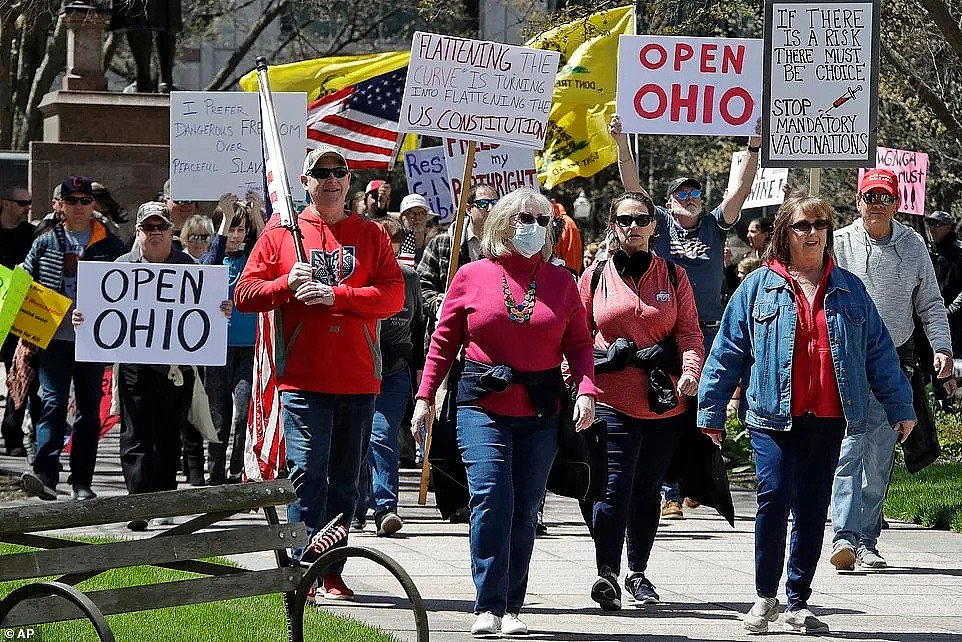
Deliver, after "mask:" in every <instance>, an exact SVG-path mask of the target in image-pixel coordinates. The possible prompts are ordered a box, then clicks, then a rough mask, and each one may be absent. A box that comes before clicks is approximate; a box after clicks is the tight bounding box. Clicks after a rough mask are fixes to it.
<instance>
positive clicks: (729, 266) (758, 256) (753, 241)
mask: <svg viewBox="0 0 962 642" xmlns="http://www.w3.org/2000/svg"><path fill="white" fill-rule="evenodd" d="M771 236H772V219H770V218H768V217H767V216H759V217H758V218H755V219H752V221H751V223H749V224H748V232H747V233H746V238H747V239H748V251H746V252H745V253H744V254H742V255H741V256H739V257H735V258H733V259H732V260H730V261H729V260H726V261H725V283H726V284H727V286H728V292H727V294H728V296H731V294H732V292H734V291H735V288H737V287H738V284H739V283H741V281H742V280H741V279H740V278H738V264H739V263H741V262H742V261H743V260H744V259H747V258H753V259H755V260H757V261H759V262H760V261H761V260H762V256H763V255H764V254H765V248H767V247H768V241H769V240H770V239H771ZM727 256H729V255H726V259H727Z"/></svg>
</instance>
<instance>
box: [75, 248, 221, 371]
mask: <svg viewBox="0 0 962 642" xmlns="http://www.w3.org/2000/svg"><path fill="white" fill-rule="evenodd" d="M78 270H79V271H78V273H77V309H78V310H80V311H81V312H82V313H83V315H84V322H83V323H82V324H81V325H80V326H79V327H78V328H77V344H76V359H77V361H94V362H103V363H144V364H151V363H154V364H157V363H159V364H174V365H192V366H222V365H224V364H225V363H227V319H226V318H225V317H224V315H223V314H222V313H221V311H220V304H221V302H223V301H225V300H226V299H227V298H228V297H227V266H224V265H172V264H165V263H100V262H96V261H81V262H80V263H79V264H78Z"/></svg>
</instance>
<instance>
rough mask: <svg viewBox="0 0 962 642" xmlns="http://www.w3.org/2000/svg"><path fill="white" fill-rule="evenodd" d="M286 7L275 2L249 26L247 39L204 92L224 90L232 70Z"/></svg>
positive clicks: (280, 2) (286, 3)
mask: <svg viewBox="0 0 962 642" xmlns="http://www.w3.org/2000/svg"><path fill="white" fill-rule="evenodd" d="M288 6H289V3H288V2H287V0H280V1H279V2H277V4H274V5H272V6H271V7H269V8H268V9H267V10H266V11H265V12H264V13H262V14H261V16H260V18H258V19H257V22H255V23H254V24H253V25H251V30H250V31H249V32H248V33H247V37H246V38H244V41H243V42H241V43H240V45H238V46H237V49H235V50H234V53H233V54H231V57H230V58H229V59H228V60H227V62H226V63H225V64H224V66H223V67H221V69H220V71H218V72H217V75H216V76H214V79H213V80H211V81H210V82H209V83H208V84H207V86H206V87H204V91H217V90H218V89H223V88H224V82H225V81H226V80H227V79H228V78H229V77H230V75H231V74H233V73H234V70H235V69H237V65H239V64H240V63H241V61H242V60H243V59H244V57H245V56H246V55H247V53H248V52H249V51H250V50H251V47H252V46H254V42H255V41H256V40H257V38H258V37H260V35H261V33H263V32H264V30H265V29H267V27H269V26H270V24H271V23H272V22H274V19H275V18H277V16H279V15H280V14H281V13H282V12H283V11H285V10H286V9H287V8H288Z"/></svg>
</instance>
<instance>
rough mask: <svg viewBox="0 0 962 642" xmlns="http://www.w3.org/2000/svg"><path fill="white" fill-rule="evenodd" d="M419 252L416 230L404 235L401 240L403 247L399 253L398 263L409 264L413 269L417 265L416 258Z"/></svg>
mask: <svg viewBox="0 0 962 642" xmlns="http://www.w3.org/2000/svg"><path fill="white" fill-rule="evenodd" d="M416 252H417V240H416V238H415V234H414V232H408V233H407V234H405V235H404V239H403V240H402V241H401V248H400V251H399V252H398V255H397V260H398V263H402V264H404V265H407V266H408V267H410V268H411V269H414V268H416V267H417V261H416V259H415V256H416Z"/></svg>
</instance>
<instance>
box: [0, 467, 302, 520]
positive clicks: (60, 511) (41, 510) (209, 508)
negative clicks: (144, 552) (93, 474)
mask: <svg viewBox="0 0 962 642" xmlns="http://www.w3.org/2000/svg"><path fill="white" fill-rule="evenodd" d="M295 497H296V496H295V494H294V489H293V487H292V486H291V482H290V480H289V479H279V480H274V481H268V482H253V483H248V484H227V485H223V486H208V487H202V488H185V489H183V490H169V491H163V492H159V493H143V494H139V495H126V496H123V497H97V498H95V499H88V500H86V501H83V502H50V503H48V502H44V503H43V504H30V505H27V506H11V507H9V508H0V533H33V532H37V531H46V530H59V529H65V528H76V527H78V526H93V525H96V524H113V523H116V522H127V521H130V520H134V519H151V518H153V517H176V516H179V515H194V514H200V513H213V512H223V511H226V512H230V513H232V514H233V513H237V512H241V511H247V510H251V509H255V508H262V507H264V506H278V505H281V504H289V503H291V502H292V501H294V499H295Z"/></svg>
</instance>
